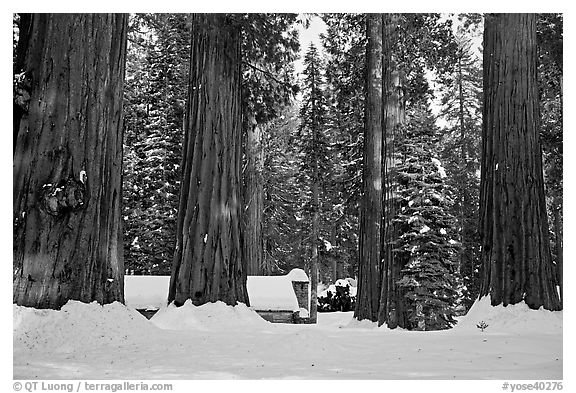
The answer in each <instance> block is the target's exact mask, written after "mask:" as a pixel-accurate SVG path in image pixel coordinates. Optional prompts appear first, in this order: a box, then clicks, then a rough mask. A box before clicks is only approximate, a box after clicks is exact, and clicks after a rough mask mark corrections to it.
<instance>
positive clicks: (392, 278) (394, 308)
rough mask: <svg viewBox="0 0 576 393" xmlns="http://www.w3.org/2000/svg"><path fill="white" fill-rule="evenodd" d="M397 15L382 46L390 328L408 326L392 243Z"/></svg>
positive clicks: (385, 287) (388, 17) (384, 288)
mask: <svg viewBox="0 0 576 393" xmlns="http://www.w3.org/2000/svg"><path fill="white" fill-rule="evenodd" d="M397 19H398V15H396V14H383V22H382V26H383V28H382V46H383V54H384V60H383V72H382V79H383V81H384V94H383V97H384V98H383V106H382V109H383V112H384V113H383V128H384V131H383V133H384V139H383V148H382V177H383V179H384V192H383V208H382V210H383V218H384V219H383V228H382V235H381V244H382V245H381V249H382V251H381V252H382V265H381V269H380V270H381V282H382V284H381V293H380V305H379V310H378V325H382V324H383V323H387V325H388V327H389V328H391V329H394V328H396V327H397V326H400V327H406V326H407V322H408V319H407V315H406V312H407V310H406V307H405V303H406V300H405V298H404V293H403V291H402V290H401V289H400V287H399V286H398V285H397V284H396V283H397V281H398V280H399V279H400V271H401V270H402V268H403V263H404V262H403V261H402V260H400V259H399V258H398V257H397V256H396V255H395V253H394V251H393V248H394V246H393V242H394V241H395V240H396V239H397V238H398V231H397V229H396V228H395V226H394V223H393V219H394V216H395V215H396V212H397V205H398V201H397V200H396V187H397V180H396V158H395V139H396V138H395V137H396V133H397V126H398V124H401V123H402V122H403V120H404V108H403V105H402V93H401V91H402V81H401V78H400V71H399V70H398V67H397V64H396V61H395V60H394V45H395V44H394V43H395V41H396V39H397V32H396V25H397Z"/></svg>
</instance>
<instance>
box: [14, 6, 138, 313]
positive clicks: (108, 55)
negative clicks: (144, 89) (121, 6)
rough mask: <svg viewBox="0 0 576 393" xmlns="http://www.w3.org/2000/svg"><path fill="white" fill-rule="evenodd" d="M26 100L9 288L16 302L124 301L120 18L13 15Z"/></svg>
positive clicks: (17, 154) (123, 24) (123, 26)
mask: <svg viewBox="0 0 576 393" xmlns="http://www.w3.org/2000/svg"><path fill="white" fill-rule="evenodd" d="M21 18H22V23H23V26H26V29H25V30H26V31H25V32H23V33H24V34H23V35H22V40H21V41H20V42H19V48H18V52H19V53H20V55H21V56H22V58H21V59H22V62H21V70H19V71H22V72H24V77H25V78H26V80H27V81H28V82H27V84H28V85H29V95H30V99H29V102H27V105H26V107H25V108H23V109H24V110H23V111H22V116H21V117H20V118H19V119H18V120H17V121H18V130H17V132H15V136H17V138H16V145H15V151H14V178H13V181H14V190H13V192H14V194H13V203H14V210H13V214H14V221H13V224H14V232H13V235H14V244H13V250H14V276H13V279H14V282H13V284H14V286H13V300H14V302H15V303H17V304H19V305H22V306H29V307H36V308H53V309H59V308H60V307H61V306H62V305H64V304H65V303H66V302H67V301H68V300H70V299H73V300H80V301H83V302H92V301H97V302H99V303H109V302H113V301H123V300H124V263H123V258H122V249H123V248H122V238H121V233H122V231H121V210H120V208H121V198H122V180H121V178H122V89H123V81H124V67H125V60H126V33H127V25H128V16H127V15H123V14H73V15H66V14H36V15H27V14H22V15H21Z"/></svg>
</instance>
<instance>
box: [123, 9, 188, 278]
mask: <svg viewBox="0 0 576 393" xmlns="http://www.w3.org/2000/svg"><path fill="white" fill-rule="evenodd" d="M187 23H188V16H187V15H185V14H142V15H135V16H133V17H132V20H131V26H132V29H131V33H130V39H129V47H128V65H127V77H126V79H127V84H126V97H125V103H126V109H127V113H126V119H125V123H124V124H125V130H126V138H125V144H124V151H125V160H124V169H125V170H124V173H125V175H124V184H125V186H124V209H123V216H124V233H125V240H126V241H125V245H124V252H125V256H126V268H127V269H128V270H130V271H135V272H137V273H140V274H142V273H143V274H169V273H170V265H171V263H172V257H173V254H174V243H175V233H176V215H177V209H178V192H179V188H180V161H181V159H182V157H181V155H182V139H183V131H182V122H183V116H184V104H185V99H186V85H187V80H186V78H187V75H188V64H189V61H190V58H189V56H188V55H187V54H188V53H189V52H190V39H189V37H190V29H189V27H188V24H187Z"/></svg>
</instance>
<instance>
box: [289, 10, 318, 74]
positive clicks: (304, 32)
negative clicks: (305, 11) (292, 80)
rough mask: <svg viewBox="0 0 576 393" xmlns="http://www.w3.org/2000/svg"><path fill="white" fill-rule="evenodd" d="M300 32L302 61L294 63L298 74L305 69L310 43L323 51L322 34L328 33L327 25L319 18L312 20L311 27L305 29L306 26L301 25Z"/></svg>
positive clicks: (315, 17)
mask: <svg viewBox="0 0 576 393" xmlns="http://www.w3.org/2000/svg"><path fill="white" fill-rule="evenodd" d="M298 31H299V33H300V37H299V38H300V59H298V60H296V62H295V63H294V68H295V70H296V74H300V73H301V72H302V70H303V69H304V54H305V53H306V51H307V50H308V47H309V46H310V43H314V45H316V48H317V49H318V50H319V51H322V44H321V43H320V37H319V35H320V33H325V32H326V24H325V23H324V22H323V21H322V19H320V17H318V16H314V17H312V18H311V19H310V27H309V28H307V29H305V28H304V26H302V25H299V26H298Z"/></svg>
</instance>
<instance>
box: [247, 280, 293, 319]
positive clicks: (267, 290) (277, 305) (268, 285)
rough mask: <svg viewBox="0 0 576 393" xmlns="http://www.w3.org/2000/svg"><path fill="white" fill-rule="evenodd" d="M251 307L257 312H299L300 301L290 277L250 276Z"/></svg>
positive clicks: (248, 281) (248, 284) (249, 295)
mask: <svg viewBox="0 0 576 393" xmlns="http://www.w3.org/2000/svg"><path fill="white" fill-rule="evenodd" d="M246 288H247V289H248V298H249V299H250V307H252V308H253V309H255V310H262V311H264V310H293V311H296V310H298V308H299V307H298V300H297V299H296V294H295V293H294V287H292V280H291V279H290V278H289V277H288V276H248V280H247V282H246Z"/></svg>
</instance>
